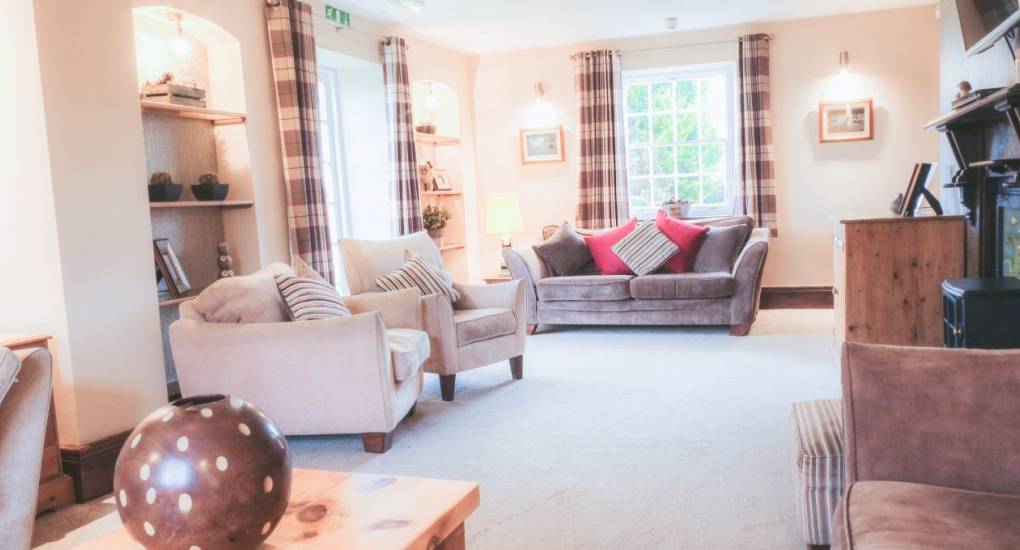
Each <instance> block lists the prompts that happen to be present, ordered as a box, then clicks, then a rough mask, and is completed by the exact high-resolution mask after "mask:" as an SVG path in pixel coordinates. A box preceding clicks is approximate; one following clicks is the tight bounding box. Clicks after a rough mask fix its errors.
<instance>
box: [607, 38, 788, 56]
mask: <svg viewBox="0 0 1020 550" xmlns="http://www.w3.org/2000/svg"><path fill="white" fill-rule="evenodd" d="M765 38H766V40H775V38H776V35H774V34H769V35H766V36H765ZM733 42H740V38H730V39H727V40H713V41H710V42H695V43H693V44H677V45H674V46H658V47H654V48H635V49H632V50H620V53H645V52H661V51H666V50H686V49H688V48H700V47H703V46H717V45H719V44H730V43H733Z"/></svg>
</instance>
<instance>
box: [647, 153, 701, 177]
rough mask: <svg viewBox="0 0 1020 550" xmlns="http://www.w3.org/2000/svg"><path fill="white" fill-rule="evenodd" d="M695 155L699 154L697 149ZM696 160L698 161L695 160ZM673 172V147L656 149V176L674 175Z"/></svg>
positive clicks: (653, 167) (654, 170) (654, 162)
mask: <svg viewBox="0 0 1020 550" xmlns="http://www.w3.org/2000/svg"><path fill="white" fill-rule="evenodd" d="M695 154H697V149H695ZM695 160H697V159H696V158H695ZM673 170H674V167H673V147H656V148H655V158H654V159H653V161H652V171H653V172H654V173H655V174H672V173H673Z"/></svg>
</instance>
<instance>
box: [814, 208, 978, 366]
mask: <svg viewBox="0 0 1020 550" xmlns="http://www.w3.org/2000/svg"><path fill="white" fill-rule="evenodd" d="M833 242H834V248H835V250H834V260H835V266H834V267H835V269H834V285H833V289H832V292H833V309H834V313H835V326H834V333H835V339H836V349H837V350H839V349H840V348H841V347H842V344H843V342H844V341H847V342H864V343H870V344H890V345H898V346H927V347H941V346H942V290H941V285H942V281H943V280H945V279H955V278H959V277H963V276H964V270H965V264H966V222H965V218H964V217H963V216H932V217H921V218H891V217H890V218H872V219H850V220H841V221H839V222H838V223H836V227H835V238H834V239H833Z"/></svg>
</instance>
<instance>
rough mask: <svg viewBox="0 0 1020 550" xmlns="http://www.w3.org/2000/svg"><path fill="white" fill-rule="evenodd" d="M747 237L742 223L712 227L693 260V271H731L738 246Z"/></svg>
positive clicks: (738, 251)
mask: <svg viewBox="0 0 1020 550" xmlns="http://www.w3.org/2000/svg"><path fill="white" fill-rule="evenodd" d="M746 237H747V228H746V227H745V226H744V225H743V224H740V225H731V226H727V227H712V228H711V229H709V230H708V234H707V235H705V241H704V243H702V245H701V250H699V251H698V257H697V258H696V259H695V260H694V270H693V271H694V272H695V273H713V272H716V271H732V270H733V262H735V261H736V260H737V254H739V253H740V247H741V246H743V244H744V240H745V238H746Z"/></svg>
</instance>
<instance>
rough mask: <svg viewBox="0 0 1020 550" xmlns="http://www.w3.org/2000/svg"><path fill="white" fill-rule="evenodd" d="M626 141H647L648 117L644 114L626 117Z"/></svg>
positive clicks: (636, 142) (635, 142)
mask: <svg viewBox="0 0 1020 550" xmlns="http://www.w3.org/2000/svg"><path fill="white" fill-rule="evenodd" d="M627 126H628V131H627V142H628V143H634V144H638V143H648V117H646V116H644V115H639V116H632V117H630V118H628V119H627Z"/></svg>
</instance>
